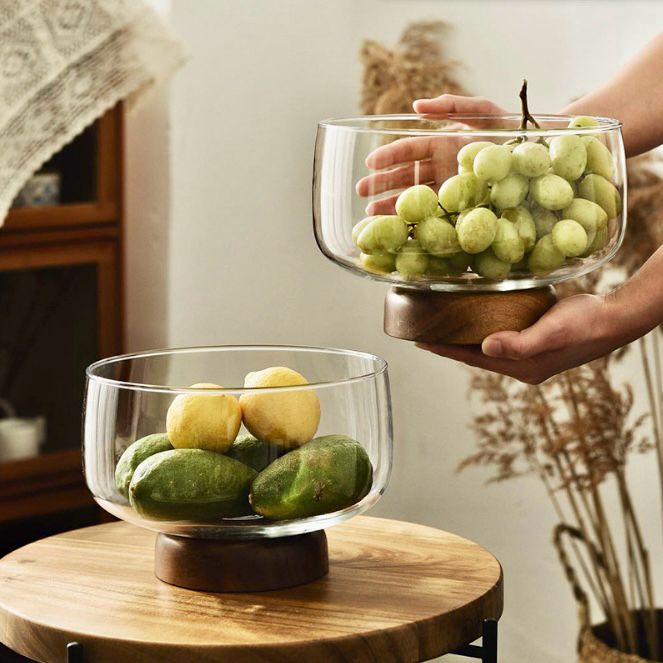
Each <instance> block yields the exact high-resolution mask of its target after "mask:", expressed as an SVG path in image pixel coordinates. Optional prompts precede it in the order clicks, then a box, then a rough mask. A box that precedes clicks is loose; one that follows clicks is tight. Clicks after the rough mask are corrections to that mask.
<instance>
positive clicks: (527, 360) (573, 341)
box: [417, 295, 639, 384]
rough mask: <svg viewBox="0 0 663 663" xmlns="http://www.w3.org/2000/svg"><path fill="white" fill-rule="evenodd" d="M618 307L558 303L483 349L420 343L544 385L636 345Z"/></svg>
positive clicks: (598, 300) (585, 300)
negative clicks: (532, 320)
mask: <svg viewBox="0 0 663 663" xmlns="http://www.w3.org/2000/svg"><path fill="white" fill-rule="evenodd" d="M619 319H620V316H619V307H618V306H617V305H616V304H614V303H613V301H612V300H611V299H610V298H609V297H608V298H606V297H601V296H598V295H574V296H573V297H568V298H567V299H562V300H561V301H559V302H558V303H557V304H555V305H554V306H553V307H552V308H551V309H550V310H549V311H548V312H547V313H546V314H545V315H544V316H543V317H542V318H541V319H540V320H539V321H538V322H536V323H535V324H533V325H532V326H531V327H529V328H527V329H525V330H523V331H521V332H514V331H504V332H498V333H496V334H491V335H490V336H488V337H486V338H485V339H484V341H483V343H482V345H481V347H480V348H479V347H477V346H467V345H429V344H417V347H420V348H422V349H424V350H428V351H430V352H433V353H435V354H437V355H440V356H442V357H448V358H450V359H455V360H456V361H460V362H463V363H465V364H468V365H469V366H476V367H478V368H484V369H486V370H489V371H493V372H494V373H502V374H504V375H509V376H511V377H513V378H516V379H517V380H520V381H521V382H527V383H528V384H540V383H541V382H544V381H545V380H547V379H548V378H550V377H552V376H553V375H556V374H557V373H561V372H562V371H565V370H567V369H569V368H573V367H575V366H580V365H581V364H585V363H587V362H588V361H592V360H593V359H597V358H598V357H601V356H603V355H605V354H607V353H609V352H611V351H612V350H615V349H617V348H619V347H621V346H622V345H625V344H626V343H628V342H630V341H631V340H633V338H636V337H637V336H638V335H639V334H637V333H636V334H634V335H633V336H629V335H628V334H627V333H624V332H623V331H620V329H623V327H624V325H622V324H620V322H619Z"/></svg>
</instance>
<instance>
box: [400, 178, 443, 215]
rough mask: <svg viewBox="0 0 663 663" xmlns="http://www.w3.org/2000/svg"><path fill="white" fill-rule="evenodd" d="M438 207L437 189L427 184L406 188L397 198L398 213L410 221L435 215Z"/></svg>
mask: <svg viewBox="0 0 663 663" xmlns="http://www.w3.org/2000/svg"><path fill="white" fill-rule="evenodd" d="M437 207H438V205H437V195H436V194H435V191H433V189H431V188H430V187H429V186H426V185H425V184H417V185H415V186H411V187H409V188H408V189H405V191H403V192H402V193H401V195H400V196H398V198H397V199H396V214H398V216H400V217H401V219H403V220H404V221H407V222H408V223H418V222H419V221H422V220H423V219H425V218H426V217H428V216H433V214H434V213H435V210H436V209H437Z"/></svg>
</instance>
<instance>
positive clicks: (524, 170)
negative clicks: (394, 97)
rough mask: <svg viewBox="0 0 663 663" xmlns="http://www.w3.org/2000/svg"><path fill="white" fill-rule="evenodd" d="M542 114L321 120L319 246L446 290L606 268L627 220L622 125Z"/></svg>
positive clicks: (353, 266)
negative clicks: (528, 122) (524, 119)
mask: <svg viewBox="0 0 663 663" xmlns="http://www.w3.org/2000/svg"><path fill="white" fill-rule="evenodd" d="M528 117H529V118H530V119H531V120H532V122H534V123H535V124H531V125H529V126H528V124H527V123H526V122H524V121H523V120H522V119H521V117H520V116H517V115H515V114H512V115H509V114H507V115H471V116H470V115H454V114H447V115H439V116H422V115H384V116H366V117H356V118H345V119H333V120H327V121H323V122H320V124H319V127H318V134H317V141H316V148H315V162H314V178H313V217H314V224H315V236H316V239H317V242H318V246H319V247H320V249H321V250H322V252H323V253H324V254H325V255H326V256H327V257H328V258H330V259H331V260H333V261H334V262H336V263H338V264H339V265H341V266H342V267H344V268H346V269H348V270H350V271H352V272H354V273H356V274H360V275H362V276H365V277H368V278H370V279H375V280H378V281H386V282H390V283H393V284H396V285H398V286H402V287H406V288H413V289H423V290H433V291H435V290H437V291H447V292H449V291H451V292H453V291H456V292H458V291H460V292H468V291H470V292H471V291H496V290H497V291H499V290H520V289H529V288H539V287H543V286H547V285H551V284H554V283H557V282H559V281H563V280H566V279H570V278H575V277H579V276H582V275H584V274H587V273H588V272H590V271H592V270H594V269H597V268H598V267H600V266H601V265H602V264H604V263H605V262H606V261H608V260H610V258H611V257H612V256H613V255H614V254H615V253H616V251H617V250H618V248H619V246H620V245H621V242H622V239H623V237H624V231H625V227H626V173H625V157H624V147H623V141H622V135H621V124H620V123H619V122H618V121H616V120H612V119H609V118H603V117H578V118H572V117H566V116H559V115H535V116H528ZM524 127H527V128H524Z"/></svg>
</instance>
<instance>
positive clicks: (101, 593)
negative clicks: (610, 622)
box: [0, 517, 502, 663]
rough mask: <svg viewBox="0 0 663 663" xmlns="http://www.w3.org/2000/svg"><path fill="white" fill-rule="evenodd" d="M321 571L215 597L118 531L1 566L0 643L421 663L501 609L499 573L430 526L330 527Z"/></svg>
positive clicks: (470, 635) (32, 548) (477, 630)
mask: <svg viewBox="0 0 663 663" xmlns="http://www.w3.org/2000/svg"><path fill="white" fill-rule="evenodd" d="M327 536H328V539H329V557H330V572H329V575H328V576H326V577H325V578H322V579H321V580H317V581H315V582H313V583H310V584H308V585H303V586H300V587H294V588H291V589H286V590H278V591H272V592H264V593H262V594H213V593H207V592H195V591H191V590H187V589H181V588H178V587H173V586H171V585H167V584H165V583H163V582H161V581H160V580H158V579H157V578H156V577H155V576H154V573H153V561H154V560H153V556H154V539H155V535H154V533H152V532H149V531H147V530H143V529H140V528H138V527H135V526H133V525H129V524H128V523H123V522H118V523H111V524H106V525H98V526H96V527H88V528H85V529H80V530H74V531H72V532H66V533H64V534H59V535H57V536H53V537H49V538H47V539H43V540H41V541H37V542H35V543H32V544H29V545H27V546H25V547H23V548H21V549H19V550H16V551H14V552H12V553H10V554H9V555H7V556H6V557H5V558H4V559H2V560H0V641H2V642H4V644H6V645H7V646H8V647H10V648H11V649H14V650H16V651H18V652H19V653H21V654H23V655H24V656H28V657H29V658H33V659H35V660H37V661H43V662H45V663H61V662H64V661H65V660H66V654H65V648H66V645H67V643H68V642H72V641H78V642H80V643H81V644H82V645H83V651H84V660H85V663H118V662H121V661H127V663H142V662H143V661H159V663H171V662H172V663H182V661H186V663H190V662H194V661H195V662H198V661H201V662H205V663H207V662H210V661H229V662H232V663H266V662H267V661H270V662H272V661H274V662H278V663H285V662H291V661H302V662H303V663H327V662H330V663H346V662H352V663H362V662H364V661H367V662H369V661H370V662H372V663H374V662H375V661H380V663H388V662H390V661H393V662H399V663H402V662H404V661H424V660H428V659H430V658H434V657H435V656H439V655H441V654H444V653H447V652H449V651H451V650H453V649H456V648H458V647H460V646H462V645H464V644H466V643H468V642H471V641H472V640H474V639H476V638H477V637H479V636H480V634H481V625H482V621H483V620H484V619H487V618H498V617H499V616H500V615H501V612H502V570H501V567H500V565H499V563H498V561H497V560H496V559H495V558H494V557H493V556H492V555H491V554H490V553H488V552H487V551H486V550H484V549H483V548H481V547H480V546H478V545H477V544H475V543H472V542H471V541H468V540H466V539H463V538H461V537H458V536H455V535H453V534H449V533H447V532H443V531H441V530H437V529H433V528H430V527H424V526H422V525H413V524H411V523H405V522H398V521H394V520H385V519H381V518H368V517H356V518H354V519H352V520H350V521H348V522H346V523H344V524H341V525H337V526H335V527H331V528H330V529H328V530H327Z"/></svg>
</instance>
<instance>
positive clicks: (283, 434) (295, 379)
mask: <svg viewBox="0 0 663 663" xmlns="http://www.w3.org/2000/svg"><path fill="white" fill-rule="evenodd" d="M304 384H308V381H307V380H306V378H305V377H304V376H303V375H301V374H300V373H297V371H293V370H292V369H290V368H285V367H283V366H272V367H271V368H266V369H264V370H262V371H256V372H255V373H249V374H248V375H247V376H246V377H245V378H244V386H245V387H247V388H259V387H265V388H268V387H289V386H294V385H304ZM239 404H240V406H241V409H242V419H243V420H244V425H245V426H246V427H247V428H248V430H249V432H250V433H251V434H252V435H255V437H257V438H258V439H259V440H263V441H265V442H270V443H271V444H274V445H276V446H278V447H281V448H284V449H291V448H294V447H299V446H301V445H302V444H305V443H306V442H309V441H310V440H312V439H313V436H314V435H315V432H316V430H318V424H319V423H320V399H319V398H318V395H317V394H316V393H315V391H313V389H302V390H297V391H281V392H275V393H273V394H270V393H258V394H243V395H242V396H240V399H239Z"/></svg>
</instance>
